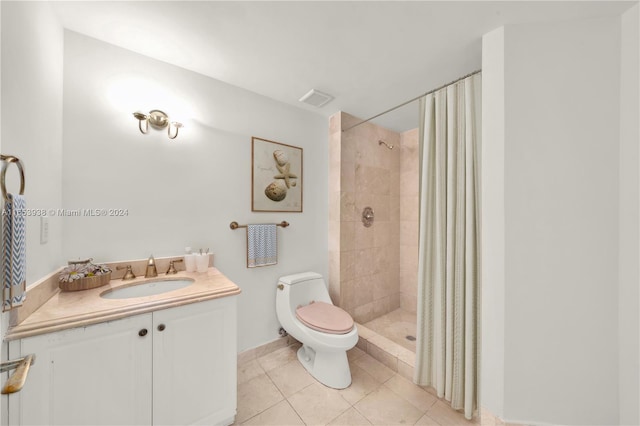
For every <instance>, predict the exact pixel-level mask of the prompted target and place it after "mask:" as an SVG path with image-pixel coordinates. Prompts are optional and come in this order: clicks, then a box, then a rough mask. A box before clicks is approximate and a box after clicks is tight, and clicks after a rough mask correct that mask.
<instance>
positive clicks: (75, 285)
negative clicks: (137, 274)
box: [58, 258, 111, 291]
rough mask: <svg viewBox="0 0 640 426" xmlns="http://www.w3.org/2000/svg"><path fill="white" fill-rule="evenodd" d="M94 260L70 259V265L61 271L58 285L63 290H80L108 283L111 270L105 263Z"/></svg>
mask: <svg viewBox="0 0 640 426" xmlns="http://www.w3.org/2000/svg"><path fill="white" fill-rule="evenodd" d="M92 260H93V259H91V258H89V259H84V260H69V261H68V262H67V263H68V264H69V266H67V267H66V268H65V269H64V270H63V271H62V272H61V273H60V278H59V281H58V287H60V289H61V290H63V291H80V290H90V289H92V288H96V287H101V286H103V285H106V284H108V283H109V281H111V270H110V269H109V268H107V267H106V266H104V265H94V264H93V263H91V261H92Z"/></svg>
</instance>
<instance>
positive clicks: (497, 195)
mask: <svg viewBox="0 0 640 426" xmlns="http://www.w3.org/2000/svg"><path fill="white" fill-rule="evenodd" d="M504 73H505V72H504V28H502V27H501V28H498V29H496V30H494V31H492V32H490V33H488V34H486V35H485V36H484V37H483V38H482V141H483V143H482V153H481V159H482V160H481V161H482V166H481V167H480V170H482V179H481V186H482V189H481V191H480V193H481V194H482V198H481V200H482V203H481V205H482V207H481V208H482V238H481V242H482V248H481V253H483V256H482V270H481V274H482V279H481V283H482V284H481V285H482V290H481V293H482V297H481V300H482V309H481V312H482V318H481V327H482V344H481V357H480V360H481V363H482V365H481V372H480V401H481V405H482V406H483V407H487V408H489V409H490V411H491V412H492V413H493V414H494V415H496V416H498V417H501V418H502V417H504V368H503V366H504V343H505V342H504V329H505V319H504V309H505V306H504V303H505V301H504V297H505V276H504V273H505V268H504V255H505V252H504V250H505V235H504V232H505V229H504V223H505V211H504V202H505V200H504V197H505V194H504V187H505V185H504V179H505V176H504V169H505V165H504V151H505V140H504V137H505V135H504V114H505V110H504V101H505V88H504ZM486 231H489V232H486ZM484 253H487V255H485V254H484Z"/></svg>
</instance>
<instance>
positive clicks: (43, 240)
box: [40, 216, 49, 244]
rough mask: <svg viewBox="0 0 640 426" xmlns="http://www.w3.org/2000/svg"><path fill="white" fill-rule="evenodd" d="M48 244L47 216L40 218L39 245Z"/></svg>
mask: <svg viewBox="0 0 640 426" xmlns="http://www.w3.org/2000/svg"><path fill="white" fill-rule="evenodd" d="M48 242H49V216H40V244H47V243H48Z"/></svg>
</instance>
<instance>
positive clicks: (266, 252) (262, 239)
mask: <svg viewBox="0 0 640 426" xmlns="http://www.w3.org/2000/svg"><path fill="white" fill-rule="evenodd" d="M276 263H278V240H277V237H276V225H247V268H255V267H257V266H268V265H275V264H276Z"/></svg>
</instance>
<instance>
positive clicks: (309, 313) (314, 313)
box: [296, 302, 353, 334]
mask: <svg viewBox="0 0 640 426" xmlns="http://www.w3.org/2000/svg"><path fill="white" fill-rule="evenodd" d="M296 317H297V318H298V319H299V320H300V321H301V322H302V323H303V324H304V325H306V326H307V327H309V328H312V329H314V330H317V331H321V332H323V333H329V334H346V333H348V332H350V331H351V330H353V318H351V315H349V314H348V313H347V312H345V311H343V310H342V309H340V308H338V307H337V306H334V305H332V304H330V303H325V302H311V303H310V304H308V305H306V306H300V307H298V309H296Z"/></svg>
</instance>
